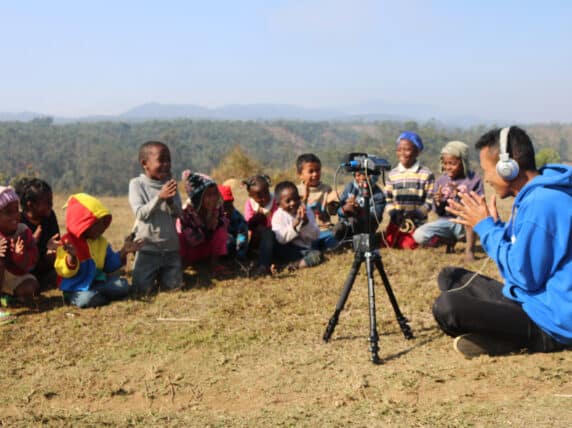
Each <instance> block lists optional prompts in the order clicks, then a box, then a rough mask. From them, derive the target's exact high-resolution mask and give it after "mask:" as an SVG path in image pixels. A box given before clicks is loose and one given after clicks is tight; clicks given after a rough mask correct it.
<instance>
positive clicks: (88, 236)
mask: <svg viewBox="0 0 572 428" xmlns="http://www.w3.org/2000/svg"><path fill="white" fill-rule="evenodd" d="M66 205H67V209H66V228H67V233H66V234H65V235H64V236H62V239H61V242H60V243H59V244H60V246H59V247H58V249H57V251H56V261H55V268H56V272H57V274H58V276H59V277H60V289H61V290H62V291H63V293H64V300H65V301H66V302H67V303H70V304H72V305H75V306H78V307H80V308H89V307H96V306H103V305H106V304H108V303H109V302H110V301H112V300H118V299H122V298H124V297H126V296H127V295H128V294H129V284H128V283H127V280H126V279H125V278H120V277H119V276H116V275H112V274H113V272H115V271H117V270H118V269H119V268H120V267H121V266H123V265H124V264H125V260H126V257H127V254H129V253H134V252H136V251H137V250H138V249H139V248H140V247H141V246H142V244H143V243H142V241H137V242H132V241H130V240H126V241H125V242H124V244H123V247H122V248H121V249H120V250H119V251H118V252H115V251H113V249H112V248H111V245H110V244H109V242H107V239H105V238H104V237H103V232H105V230H106V229H107V228H108V227H109V225H110V224H111V213H110V212H109V210H108V209H107V208H106V207H105V206H104V205H103V204H102V203H101V202H100V201H99V200H98V199H96V198H94V197H93V196H90V195H88V194H86V193H77V194H75V195H72V196H70V197H69V199H68V201H67V204H66Z"/></svg>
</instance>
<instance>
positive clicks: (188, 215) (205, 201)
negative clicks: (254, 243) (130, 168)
mask: <svg viewBox="0 0 572 428" xmlns="http://www.w3.org/2000/svg"><path fill="white" fill-rule="evenodd" d="M183 182H184V183H185V190H186V192H187V196H188V197H189V199H188V201H187V203H186V204H185V207H184V208H183V213H182V215H181V217H180V218H179V219H178V220H177V233H178V235H179V242H180V245H181V248H180V253H181V259H182V262H183V267H187V266H189V265H191V264H195V263H197V262H203V261H207V262H209V264H210V268H211V269H212V270H213V271H214V272H215V273H216V272H223V273H224V272H225V268H224V266H222V265H220V264H219V258H220V257H221V256H224V255H226V253H227V250H226V241H227V236H228V233H227V219H226V217H225V216H224V212H223V209H222V198H221V196H220V194H219V191H218V188H217V185H216V182H215V181H214V180H213V179H212V178H211V177H209V176H208V175H205V174H201V173H198V172H191V171H190V170H185V171H184V172H183Z"/></svg>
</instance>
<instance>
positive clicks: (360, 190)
mask: <svg viewBox="0 0 572 428" xmlns="http://www.w3.org/2000/svg"><path fill="white" fill-rule="evenodd" d="M376 178H377V177H372V176H371V175H370V176H367V175H366V174H365V172H362V171H356V172H354V179H353V181H352V182H351V183H348V184H347V185H346V187H345V188H344V191H343V192H342V194H341V195H340V207H339V208H338V218H339V220H340V221H339V222H338V224H336V226H335V227H334V234H335V237H336V238H337V239H338V240H343V238H344V237H346V236H351V235H352V234H353V233H368V232H371V233H375V231H376V230H377V227H378V226H379V223H381V219H382V217H383V210H384V208H385V195H384V194H383V191H382V190H381V189H380V188H379V186H378V185H377V184H375V179H376ZM370 188H371V189H372V190H370V191H369V194H370V200H369V224H367V222H366V214H367V212H366V211H365V209H364V208H365V207H363V195H364V191H367V190H368V189H370Z"/></svg>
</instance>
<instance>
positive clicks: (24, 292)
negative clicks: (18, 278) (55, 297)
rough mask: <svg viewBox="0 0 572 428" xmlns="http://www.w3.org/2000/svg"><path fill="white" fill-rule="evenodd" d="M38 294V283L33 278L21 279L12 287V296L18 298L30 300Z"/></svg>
mask: <svg viewBox="0 0 572 428" xmlns="http://www.w3.org/2000/svg"><path fill="white" fill-rule="evenodd" d="M39 294H40V284H39V283H38V281H37V280H36V279H35V278H29V279H26V280H25V281H23V282H22V283H21V284H20V285H18V287H16V288H15V289H14V297H16V298H17V299H18V300H32V299H34V298H35V297H37V296H38V295H39Z"/></svg>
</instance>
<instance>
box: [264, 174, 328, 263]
mask: <svg viewBox="0 0 572 428" xmlns="http://www.w3.org/2000/svg"><path fill="white" fill-rule="evenodd" d="M274 194H275V195H276V198H277V199H278V205H279V208H278V210H277V211H276V212H275V213H274V216H272V231H273V232H274V234H275V235H276V241H277V242H278V245H277V246H276V248H275V254H276V257H277V258H278V259H280V260H284V261H286V262H294V263H295V266H296V267H298V268H304V267H310V266H316V265H317V264H319V263H321V261H322V254H321V253H320V252H319V251H318V250H313V249H312V243H313V242H314V241H316V240H317V239H318V237H319V235H320V228H319V227H318V225H317V223H316V219H315V218H314V213H313V211H312V210H311V209H310V208H308V207H306V206H305V205H304V204H302V201H301V199H300V195H299V194H298V189H297V188H296V185H295V184H294V183H292V182H291V181H282V182H280V183H278V184H277V185H276V188H275V190H274Z"/></svg>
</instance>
